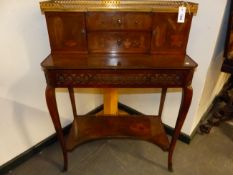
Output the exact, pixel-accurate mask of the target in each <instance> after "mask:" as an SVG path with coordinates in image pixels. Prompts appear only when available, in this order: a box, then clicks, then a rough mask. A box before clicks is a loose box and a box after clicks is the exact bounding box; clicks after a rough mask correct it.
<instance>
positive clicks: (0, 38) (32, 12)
mask: <svg viewBox="0 0 233 175" xmlns="http://www.w3.org/2000/svg"><path fill="white" fill-rule="evenodd" d="M38 2H39V1H32V0H24V1H17V0H1V1H0V25H1V27H0V48H1V52H0V59H1V69H0V106H1V115H0V119H1V122H0V138H1V140H0V148H1V149H0V155H1V156H0V165H2V164H4V163H6V162H7V161H9V160H11V159H12V158H14V157H15V156H17V155H19V154H21V153H22V152H24V151H26V150H27V149H29V148H30V147H32V146H33V145H35V144H37V143H39V142H40V141H42V140H43V139H45V138H47V137H48V136H50V135H51V134H52V133H54V129H53V126H52V123H51V120H50V117H49V114H48V112H47V107H46V104H45V99H44V89H45V79H44V75H43V72H42V70H41V68H40V62H41V61H42V60H43V58H45V57H46V56H47V55H48V54H49V52H50V49H49V43H48V36H47V31H46V25H45V19H44V16H43V15H42V14H41V12H40V9H39V3H38ZM196 2H199V3H200V6H199V11H198V14H197V16H196V17H194V19H193V25H192V30H191V33H190V40H189V44H188V49H187V51H188V54H189V55H190V56H191V57H193V59H194V60H195V61H197V63H198V64H199V67H198V68H197V70H196V72H195V76H194V80H193V88H194V97H193V101H192V105H191V108H190V111H189V114H188V116H187V120H186V122H185V125H184V127H183V129H182V131H183V132H184V133H186V134H188V135H189V134H191V132H192V131H193V129H194V127H195V126H196V124H197V123H198V121H199V120H200V117H201V115H202V114H203V112H204V111H205V109H206V108H207V106H208V105H209V103H210V101H211V99H212V98H213V97H214V96H215V94H216V93H217V92H218V89H219V88H218V89H216V88H215V83H216V82H218V87H221V85H222V84H223V82H224V78H223V79H222V78H221V74H220V70H219V69H220V67H219V66H216V64H220V62H221V61H220V60H221V51H222V47H221V46H220V45H221V44H222V43H223V39H219V38H223V35H222V34H221V32H220V31H221V26H222V20H223V16H224V12H225V7H226V2H227V0H221V1H220V0H204V1H203V0H196ZM224 25H225V24H224ZM219 43H220V44H219ZM216 47H219V49H218V50H219V51H218V52H217V54H215V53H216V52H215V51H216ZM217 57H218V58H217ZM210 82H211V83H210ZM205 84H206V86H205ZM204 87H205V88H204ZM203 89H204V92H203ZM207 91H208V94H209V95H207V93H206V92H207ZM157 92H158V90H154V89H148V91H147V92H145V91H144V90H143V91H141V90H132V89H130V90H121V93H122V95H121V96H120V101H121V102H122V103H124V104H126V105H129V106H131V107H133V108H135V109H137V110H139V111H141V112H144V113H146V114H152V113H156V112H157V110H158V101H159V97H160V95H159V94H158V93H157ZM202 94H204V95H203V98H201V97H202ZM205 95H206V96H205ZM57 96H58V105H59V112H60V113H61V120H62V125H63V126H65V125H67V124H68V123H70V122H71V121H72V115H71V114H72V112H71V110H70V109H71V107H70V105H68V104H69V103H70V102H69V98H68V95H67V93H66V91H65V90H58V93H57ZM209 96H211V98H208V97H209ZM180 98H181V96H180V90H178V89H170V90H169V94H168V96H167V99H166V102H165V103H166V106H165V110H164V113H163V114H164V115H163V121H164V123H166V124H168V125H170V126H174V123H175V120H176V115H177V113H178V108H179V105H180ZM77 99H78V102H77V108H78V113H79V114H85V113H86V112H88V111H90V110H92V109H93V108H95V107H96V106H98V105H100V104H101V103H102V96H101V94H100V91H99V90H95V89H88V90H84V89H81V90H78V94H77ZM201 99H202V100H201ZM200 100H201V103H200Z"/></svg>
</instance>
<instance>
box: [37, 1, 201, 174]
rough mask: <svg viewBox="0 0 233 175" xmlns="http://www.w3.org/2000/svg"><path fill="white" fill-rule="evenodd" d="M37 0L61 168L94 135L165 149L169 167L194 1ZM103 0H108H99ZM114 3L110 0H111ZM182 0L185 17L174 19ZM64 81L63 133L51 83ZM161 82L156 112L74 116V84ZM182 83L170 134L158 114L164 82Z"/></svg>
mask: <svg viewBox="0 0 233 175" xmlns="http://www.w3.org/2000/svg"><path fill="white" fill-rule="evenodd" d="M103 3H105V1H95V0H92V1H77V0H76V1H72V0H69V1H65V0H63V1H60V0H56V1H47V2H41V8H42V11H43V12H44V13H45V16H46V22H47V27H48V33H49V40H50V46H51V54H50V55H49V56H48V57H47V58H46V59H45V60H44V61H43V62H42V64H41V66H42V67H43V70H44V73H45V77H46V82H47V88H46V101H47V105H48V109H49V112H50V115H51V118H52V121H53V124H54V127H55V130H56V133H57V136H58V140H59V142H60V145H61V148H62V152H63V158H64V170H67V168H68V157H67V152H68V151H71V150H73V149H74V148H75V147H76V146H77V145H79V144H81V143H84V142H86V141H89V140H93V139H101V138H109V137H123V138H134V139H143V140H147V141H149V142H152V143H154V144H156V145H158V146H159V147H160V148H162V149H163V150H164V151H168V169H169V170H172V155H173V151H174V148H175V144H176V141H177V139H178V136H179V134H180V131H181V128H182V125H183V123H184V120H185V118H186V114H187V112H188V109H189V106H190V103H191V99H192V88H191V82H192V77H193V73H194V70H195V68H196V67H197V64H196V63H195V62H194V61H193V60H192V59H191V58H190V57H189V56H187V55H186V46H187V41H188V35H189V30H190V26H191V21H192V17H193V14H195V13H196V10H197V4H194V3H183V2H164V1H163V2H157V1H154V0H151V1H143V2H142V1H138V0H134V1H121V4H119V5H117V6H116V7H113V6H108V4H107V5H106V4H103ZM106 3H107V1H106ZM115 5H116V4H115ZM181 5H184V6H186V7H187V8H188V12H189V13H186V18H185V22H184V23H177V11H178V7H179V6H181ZM61 87H62V88H68V90H69V95H70V99H71V105H72V110H73V114H74V121H73V124H72V129H71V131H70V134H69V136H68V139H67V140H66V141H65V139H64V136H63V133H62V128H61V123H60V118H59V113H58V109H57V104H56V96H55V89H56V88H61ZM88 87H94V88H148V87H150V88H162V93H161V100H160V107H159V113H158V116H146V115H143V116H112V115H111V116H110V115H104V116H78V115H77V111H76V108H75V98H74V91H73V88H88ZM173 87H174V88H182V101H181V106H180V110H179V114H178V118H177V121H176V126H175V129H174V134H173V136H172V139H171V142H169V140H168V138H167V136H166V133H165V131H164V128H163V125H162V122H161V116H162V111H163V106H164V101H165V97H166V92H167V88H173Z"/></svg>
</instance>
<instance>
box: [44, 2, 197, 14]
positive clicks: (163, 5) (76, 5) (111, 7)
mask: <svg viewBox="0 0 233 175" xmlns="http://www.w3.org/2000/svg"><path fill="white" fill-rule="evenodd" d="M182 5H183V6H185V7H187V13H193V14H194V15H196V13H197V9H198V4H196V3H192V2H187V1H161V0H160V1H158V0H86V1H85V0H50V1H42V2H40V8H41V11H42V12H46V11H58V12H59V11H63V12H66V11H68V12H87V11H144V12H175V13H177V12H178V8H179V7H180V6H182Z"/></svg>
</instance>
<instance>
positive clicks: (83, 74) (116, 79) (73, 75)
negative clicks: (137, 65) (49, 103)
mask: <svg viewBox="0 0 233 175" xmlns="http://www.w3.org/2000/svg"><path fill="white" fill-rule="evenodd" d="M45 73H46V78H47V84H49V85H51V86H54V87H69V86H72V87H75V86H77V87H97V88H98V87H121V88H124V87H145V88H146V87H182V86H187V85H189V84H190V83H191V80H192V75H193V70H177V71H174V70H173V71H171V70H165V69H164V70H119V69H118V70H54V71H48V72H47V71H45Z"/></svg>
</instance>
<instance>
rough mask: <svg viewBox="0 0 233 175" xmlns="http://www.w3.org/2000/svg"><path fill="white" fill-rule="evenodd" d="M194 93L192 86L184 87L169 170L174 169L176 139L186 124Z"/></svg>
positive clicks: (171, 146)
mask: <svg viewBox="0 0 233 175" xmlns="http://www.w3.org/2000/svg"><path fill="white" fill-rule="evenodd" d="M192 95H193V90H192V87H191V86H190V87H184V88H183V89H182V101H181V105H180V110H179V114H178V118H177V121H176V126H175V130H174V133H173V136H172V140H171V143H170V147H169V153H168V170H169V171H173V168H172V155H173V151H174V148H175V145H176V141H177V139H178V137H179V135H180V131H181V128H182V126H183V124H184V120H185V118H186V115H187V113H188V110H189V107H190V104H191V100H192Z"/></svg>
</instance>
